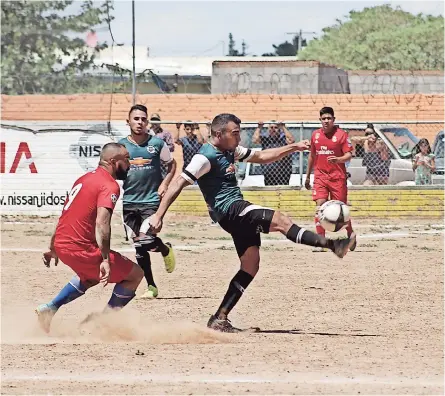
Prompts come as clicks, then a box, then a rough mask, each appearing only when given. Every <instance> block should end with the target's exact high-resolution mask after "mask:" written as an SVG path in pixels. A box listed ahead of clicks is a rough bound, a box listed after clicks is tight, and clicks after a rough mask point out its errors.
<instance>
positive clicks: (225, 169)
mask: <svg viewBox="0 0 445 396" xmlns="http://www.w3.org/2000/svg"><path fill="white" fill-rule="evenodd" d="M252 155H253V153H252V152H251V150H250V149H246V148H244V147H241V146H238V147H237V148H236V150H235V151H234V152H230V151H226V152H222V151H220V150H218V149H217V148H216V147H215V146H213V145H211V144H210V143H206V144H204V145H203V146H202V147H201V149H200V150H199V151H198V153H197V154H196V155H195V156H194V157H193V159H192V161H191V162H190V164H189V165H188V166H187V168H186V169H185V170H184V171H183V172H182V177H184V178H185V179H186V180H188V181H189V182H190V183H194V182H195V181H196V180H198V185H199V188H200V189H201V192H202V194H203V196H204V199H205V201H206V203H207V206H208V208H209V211H210V212H213V215H216V218H217V219H219V218H221V217H223V216H224V215H225V214H226V213H227V212H228V210H229V208H230V206H231V205H232V204H233V203H234V202H236V201H240V200H242V199H243V194H242V193H241V189H240V188H239V187H238V181H237V180H236V168H235V161H243V160H246V159H247V160H248V159H249V158H250V157H251V156H252Z"/></svg>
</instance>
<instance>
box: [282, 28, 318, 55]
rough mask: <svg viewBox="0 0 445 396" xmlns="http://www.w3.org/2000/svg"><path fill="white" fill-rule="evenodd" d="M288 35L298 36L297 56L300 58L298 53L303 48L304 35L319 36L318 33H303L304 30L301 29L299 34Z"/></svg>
mask: <svg viewBox="0 0 445 396" xmlns="http://www.w3.org/2000/svg"><path fill="white" fill-rule="evenodd" d="M286 34H292V35H293V36H298V51H297V56H298V52H300V51H301V50H302V47H303V34H317V33H316V32H303V30H302V29H300V31H299V32H289V33H286Z"/></svg>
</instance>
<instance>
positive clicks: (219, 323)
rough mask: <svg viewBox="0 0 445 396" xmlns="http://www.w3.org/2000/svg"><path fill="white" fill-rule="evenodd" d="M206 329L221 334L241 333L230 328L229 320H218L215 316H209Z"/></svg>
mask: <svg viewBox="0 0 445 396" xmlns="http://www.w3.org/2000/svg"><path fill="white" fill-rule="evenodd" d="M207 327H208V328H209V329H212V330H216V331H221V332H223V333H241V332H242V331H243V330H241V329H238V328H236V327H234V326H232V323H230V320H229V319H218V318H217V317H216V316H215V315H212V316H210V319H209V321H208V322H207Z"/></svg>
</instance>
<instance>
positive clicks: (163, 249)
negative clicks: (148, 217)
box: [154, 237, 170, 257]
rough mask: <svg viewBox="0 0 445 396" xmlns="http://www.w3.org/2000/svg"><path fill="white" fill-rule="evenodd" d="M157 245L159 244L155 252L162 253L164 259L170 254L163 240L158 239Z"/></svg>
mask: <svg viewBox="0 0 445 396" xmlns="http://www.w3.org/2000/svg"><path fill="white" fill-rule="evenodd" d="M155 243H156V244H157V247H156V250H154V251H155V252H160V253H161V254H162V256H163V257H165V256H167V255H168V254H169V252H170V249H169V247H168V246H167V245H166V244H165V243H164V242H162V239H161V238H158V237H156V238H155Z"/></svg>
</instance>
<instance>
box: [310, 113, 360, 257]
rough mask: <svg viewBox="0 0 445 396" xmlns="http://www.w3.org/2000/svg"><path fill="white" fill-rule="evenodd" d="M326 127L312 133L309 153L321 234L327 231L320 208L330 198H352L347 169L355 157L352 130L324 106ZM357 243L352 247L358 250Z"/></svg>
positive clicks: (322, 116) (314, 198)
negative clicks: (349, 132) (336, 120)
mask: <svg viewBox="0 0 445 396" xmlns="http://www.w3.org/2000/svg"><path fill="white" fill-rule="evenodd" d="M320 121H321V124H322V128H320V129H317V130H316V131H314V132H313V133H312V138H311V153H310V155H309V160H308V166H307V173H306V182H305V187H306V188H307V189H308V190H310V189H311V182H310V175H311V172H312V168H314V186H313V187H312V199H313V200H314V201H315V203H316V205H317V209H316V213H315V226H316V229H317V234H319V235H323V236H324V235H325V230H324V228H323V227H322V226H321V225H320V222H319V221H318V209H319V208H320V206H321V205H323V204H324V203H325V202H326V201H327V200H330V199H332V200H338V201H342V202H344V203H347V201H348V187H347V184H346V183H347V173H346V166H345V163H346V162H348V161H350V160H351V158H352V144H351V141H350V140H349V137H348V134H347V133H346V132H345V131H343V130H342V129H340V128H338V127H337V126H335V124H334V122H335V116H334V109H333V108H332V107H323V108H322V109H321V110H320ZM346 231H347V233H348V237H350V236H351V235H352V234H353V233H354V231H353V229H352V224H351V220H349V222H348V225H347V227H346ZM356 246H357V244H356V243H354V244H353V245H352V246H351V247H350V250H355V248H356Z"/></svg>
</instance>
